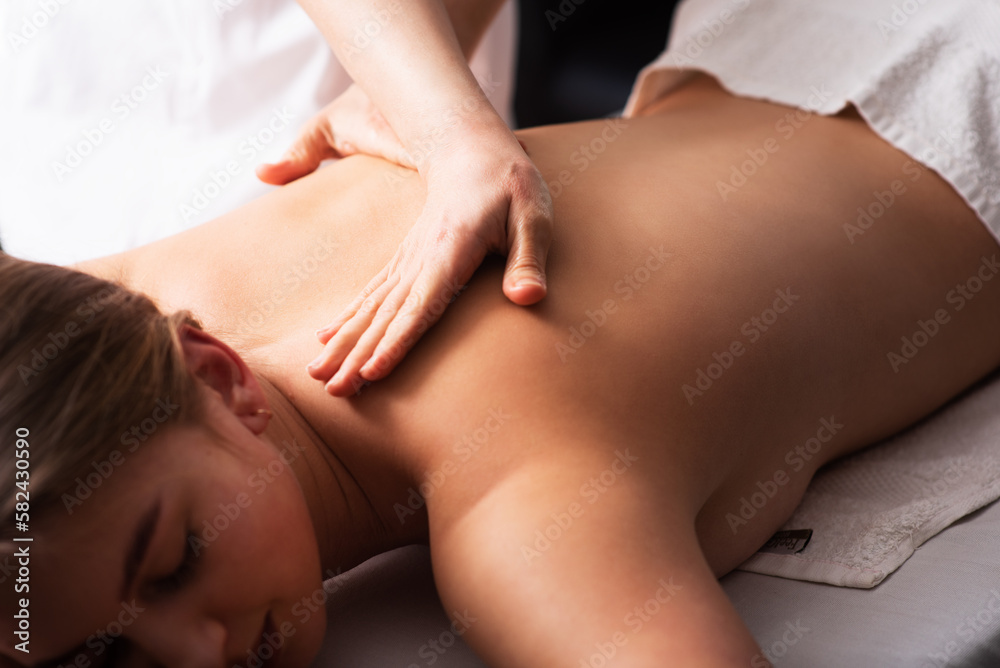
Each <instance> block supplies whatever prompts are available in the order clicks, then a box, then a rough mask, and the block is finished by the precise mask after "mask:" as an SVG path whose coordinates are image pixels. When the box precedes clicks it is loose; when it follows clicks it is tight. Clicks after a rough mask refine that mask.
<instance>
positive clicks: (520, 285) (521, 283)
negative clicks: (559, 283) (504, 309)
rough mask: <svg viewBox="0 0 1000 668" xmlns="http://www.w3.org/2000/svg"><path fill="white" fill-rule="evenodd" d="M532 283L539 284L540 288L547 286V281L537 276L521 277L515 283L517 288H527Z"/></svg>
mask: <svg viewBox="0 0 1000 668" xmlns="http://www.w3.org/2000/svg"><path fill="white" fill-rule="evenodd" d="M531 285H537V286H538V287H540V288H544V287H545V282H544V281H542V280H540V279H537V278H521V279H518V281H517V283H515V284H514V287H515V288H526V287H529V286H531Z"/></svg>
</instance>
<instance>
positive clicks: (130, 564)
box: [121, 499, 163, 601]
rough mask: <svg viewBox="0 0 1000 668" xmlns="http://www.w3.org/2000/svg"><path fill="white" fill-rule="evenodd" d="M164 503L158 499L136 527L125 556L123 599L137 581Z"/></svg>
mask: <svg viewBox="0 0 1000 668" xmlns="http://www.w3.org/2000/svg"><path fill="white" fill-rule="evenodd" d="M162 507H163V504H162V503H161V499H157V500H156V502H155V503H154V504H153V506H152V507H151V508H150V509H149V510H147V511H146V512H145V514H143V516H142V518H141V519H140V520H139V525H138V526H137V527H136V530H135V535H134V536H133V538H132V546H131V547H130V548H129V550H128V556H127V557H126V558H125V579H124V581H123V584H122V591H121V599H122V600H123V601H124V600H125V599H127V598H128V594H129V591H131V589H132V583H133V582H135V576H136V573H137V572H138V571H139V566H140V565H141V564H142V561H143V559H145V557H146V552H148V551H149V543H150V541H151V540H152V539H153V531H154V530H155V529H156V524H157V521H158V520H159V519H160V510H161V509H162Z"/></svg>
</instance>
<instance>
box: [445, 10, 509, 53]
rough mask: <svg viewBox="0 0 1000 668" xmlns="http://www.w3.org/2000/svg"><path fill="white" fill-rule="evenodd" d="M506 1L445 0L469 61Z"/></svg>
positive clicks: (459, 41)
mask: <svg viewBox="0 0 1000 668" xmlns="http://www.w3.org/2000/svg"><path fill="white" fill-rule="evenodd" d="M505 1H506V0H444V8H445V11H446V12H448V18H449V19H451V25H452V27H453V28H454V30H455V36H456V37H457V38H458V44H459V46H460V47H461V48H462V53H463V54H465V58H466V59H467V60H471V59H472V55H473V54H474V53H475V52H476V48H478V47H479V43H480V42H481V41H482V39H483V35H485V34H486V30H487V29H488V28H489V27H490V24H492V23H493V19H495V18H496V16H497V14H498V13H499V11H500V8H501V7H503V4H504V2H505Z"/></svg>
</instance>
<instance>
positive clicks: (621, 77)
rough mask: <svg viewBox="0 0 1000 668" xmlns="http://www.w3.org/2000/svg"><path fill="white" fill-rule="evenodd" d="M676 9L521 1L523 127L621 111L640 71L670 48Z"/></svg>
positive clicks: (518, 106)
mask: <svg viewBox="0 0 1000 668" xmlns="http://www.w3.org/2000/svg"><path fill="white" fill-rule="evenodd" d="M679 2H680V0H661V1H659V2H657V1H656V0H575V2H574V0H518V11H519V14H520V25H519V26H518V27H519V31H520V37H519V46H518V56H517V70H516V71H517V87H516V89H515V92H514V113H515V114H516V117H517V125H518V127H531V126H535V125H546V124H550V123H566V122H570V121H579V120H584V119H587V118H601V117H604V116H608V115H610V114H613V113H615V112H618V111H621V109H622V108H623V107H624V106H625V101H626V99H628V94H629V92H630V91H631V89H632V83H633V82H634V81H635V77H636V75H637V74H638V73H639V70H640V69H642V67H643V66H645V65H647V64H649V63H650V62H652V61H653V60H654V59H656V57H657V56H658V55H660V52H662V51H663V49H664V47H666V44H667V34H668V32H669V28H670V19H671V17H672V16H673V13H674V8H675V7H676V6H677V5H678V4H679ZM577 3H580V4H577ZM546 11H549V12H551V14H549V15H548V16H547V15H546ZM553 14H554V15H555V16H558V19H562V18H565V20H558V19H556V18H554V17H553Z"/></svg>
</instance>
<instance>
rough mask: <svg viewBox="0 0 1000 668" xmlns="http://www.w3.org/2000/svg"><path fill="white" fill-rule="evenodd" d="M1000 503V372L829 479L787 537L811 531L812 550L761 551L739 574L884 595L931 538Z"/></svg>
mask: <svg viewBox="0 0 1000 668" xmlns="http://www.w3.org/2000/svg"><path fill="white" fill-rule="evenodd" d="M997 498H1000V370H998V371H996V372H994V373H993V374H991V375H990V376H988V377H987V378H985V379H983V380H982V381H981V382H979V383H978V384H976V385H975V386H974V387H972V388H971V389H970V390H969V391H967V392H965V393H963V394H962V395H960V396H959V397H957V398H955V399H954V400H953V401H952V402H950V403H949V404H947V405H946V406H944V407H943V408H941V409H940V410H938V411H937V412H935V413H934V414H932V415H931V416H929V417H927V418H925V419H924V420H922V421H921V422H919V423H917V424H916V425H914V426H912V427H910V428H909V429H907V430H906V431H903V432H900V433H898V434H896V435H895V436H893V437H891V438H889V439H887V440H885V441H882V442H881V443H879V444H877V445H874V446H872V447H870V448H867V449H865V450H863V451H861V452H859V453H856V454H854V455H851V456H850V457H846V458H844V459H841V460H838V461H836V462H833V463H832V464H830V465H828V466H826V467H824V468H823V469H821V470H820V471H819V473H817V475H816V477H815V478H813V481H812V482H811V483H810V485H809V488H808V489H807V490H806V494H805V496H804V498H803V499H802V503H801V504H800V505H799V507H798V508H797V509H796V511H795V513H794V514H793V515H792V517H791V518H790V519H789V520H788V521H787V522H786V523H785V525H784V526H783V527H782V531H791V530H797V529H798V530H803V529H811V530H812V536H811V538H810V539H809V540H808V543H807V544H806V545H805V547H804V549H803V548H802V543H803V542H804V541H803V540H799V542H798V543H795V540H794V536H795V535H793V538H792V539H790V540H786V541H776V542H785V543H789V544H794V547H792V548H790V549H789V550H788V553H786V554H776V553H774V551H771V550H769V551H767V552H763V551H761V552H758V553H757V554H755V555H753V556H752V557H750V558H749V559H748V560H747V561H745V562H744V563H743V564H742V565H741V566H740V567H739V569H740V570H744V571H751V572H754V573H763V574H765V575H778V576H781V577H786V578H792V579H796V580H810V581H813V582H825V583H828V584H834V585H840V586H843V587H859V588H870V587H874V586H875V585H877V584H878V583H879V582H881V581H882V580H884V579H885V577H886V576H887V575H888V574H889V573H892V572H893V571H894V570H896V569H897V568H899V567H900V566H901V565H902V564H903V562H904V561H906V560H907V559H908V558H909V556H910V555H911V554H913V552H914V550H916V548H918V547H919V546H920V545H921V544H923V543H924V542H925V541H926V540H927V539H929V538H930V537H931V536H933V535H935V534H936V533H938V532H940V531H941V530H943V529H944V528H945V527H947V526H948V525H950V524H951V523H952V522H954V521H955V520H958V519H959V518H961V517H963V516H964V515H967V514H969V513H971V512H972V511H974V510H976V509H978V508H981V507H983V506H985V505H986V504H988V503H990V502H992V501H994V500H996V499H997ZM997 542H998V545H1000V537H998V540H997ZM778 549H780V546H779V547H778ZM794 549H799V550H801V551H799V552H794V553H793V552H792V550H794Z"/></svg>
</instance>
